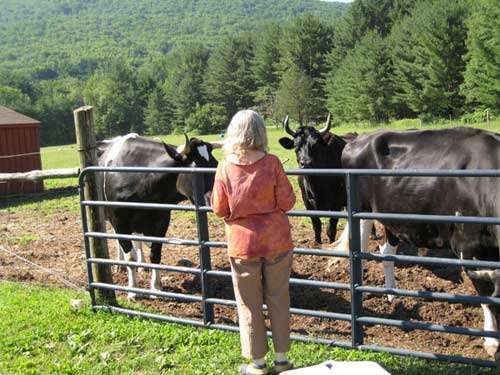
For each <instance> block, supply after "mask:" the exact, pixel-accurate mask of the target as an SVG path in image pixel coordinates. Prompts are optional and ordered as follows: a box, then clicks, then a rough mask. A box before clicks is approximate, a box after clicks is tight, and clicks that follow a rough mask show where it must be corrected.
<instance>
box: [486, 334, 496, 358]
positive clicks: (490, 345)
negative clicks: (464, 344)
mask: <svg viewBox="0 0 500 375" xmlns="http://www.w3.org/2000/svg"><path fill="white" fill-rule="evenodd" d="M498 344H499V341H498V340H496V339H494V338H490V337H487V338H486V339H485V340H484V349H485V350H486V353H488V354H489V355H490V356H492V357H493V358H495V361H500V352H499V351H498Z"/></svg>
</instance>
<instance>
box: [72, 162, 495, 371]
mask: <svg viewBox="0 0 500 375" xmlns="http://www.w3.org/2000/svg"><path fill="white" fill-rule="evenodd" d="M97 172H121V173H141V172H142V173H166V172H170V173H172V172H175V173H189V174H195V179H194V180H195V183H194V191H195V195H196V197H197V199H196V202H197V203H196V204H194V205H174V204H156V203H132V202H128V203H125V202H111V201H86V200H85V199H84V196H83V183H84V178H85V176H86V175H87V174H89V173H97ZM205 173H211V174H213V173H215V169H214V168H144V167H113V168H110V167H89V168H86V169H84V170H83V171H82V172H81V174H80V178H79V187H80V206H81V207H80V208H81V215H82V223H83V232H84V240H85V253H86V257H87V260H86V261H87V271H88V281H89V291H90V296H91V300H92V308H93V309H94V310H106V311H111V312H118V313H124V314H128V315H131V316H140V317H145V318H151V319H156V320H161V321H166V322H174V323H181V324H189V325H193V326H199V327H206V328H214V329H222V330H228V331H239V328H238V327H236V326H233V325H226V324H218V323H215V322H214V309H213V307H214V305H230V306H236V302H235V301H234V300H227V299H221V298H217V297H216V296H215V295H214V294H213V293H212V291H211V280H213V278H218V277H222V278H230V277H231V274H230V272H228V271H220V270H212V268H211V259H210V248H212V247H214V248H221V247H226V243H225V242H220V241H211V240H210V238H209V231H208V222H207V213H208V212H211V211H212V210H211V208H210V207H208V206H204V205H203V203H201V202H203V199H202V195H203V194H202V192H203V191H204V189H203V174H205ZM287 174H288V175H295V176H297V175H308V176H309V175H316V176H317V175H321V176H345V178H346V186H347V197H348V201H347V202H348V203H347V212H337V211H311V210H308V211H304V210H294V211H290V212H289V213H288V215H289V216H315V217H337V218H343V219H347V220H348V223H349V237H350V249H349V254H346V253H344V252H341V251H334V250H321V249H310V248H295V249H294V253H295V254H304V255H317V256H328V257H332V256H333V257H346V258H349V261H350V275H351V277H350V283H348V284H347V283H335V282H326V281H315V280H303V279H297V278H291V279H290V284H291V285H302V286H308V287H315V288H332V289H341V290H349V291H350V296H351V313H350V314H345V313H336V312H329V311H328V312H326V311H316V310H308V309H299V308H293V307H292V308H291V309H290V312H291V314H296V315H303V316H309V317H316V318H327V319H334V320H343V321H348V322H350V323H351V341H350V342H347V341H337V340H332V339H325V338H318V337H311V336H301V335H292V336H291V338H292V339H294V340H299V341H308V342H316V343H322V344H327V345H332V346H339V347H342V348H350V349H360V350H370V351H376V352H388V353H392V354H396V355H403V356H413V357H418V358H424V359H434V360H443V361H450V362H457V363H464V364H474V365H479V366H486V367H497V366H498V364H497V363H496V362H493V361H487V360H482V359H478V358H470V357H463V356H451V355H444V354H438V353H430V352H422V351H413V350H406V349H401V348H393V347H384V346H379V345H367V344H364V341H363V336H364V327H363V326H364V325H367V324H369V325H374V324H377V325H386V326H393V327H399V328H404V329H411V330H415V329H418V330H426V331H434V332H443V333H452V334H459V335H469V336H481V337H493V338H497V339H500V331H496V332H495V331H484V330H482V329H475V328H463V327H456V326H448V325H440V324H432V323H423V322H412V321H408V320H396V319H385V318H378V317H372V316H364V315H363V294H364V293H373V294H391V295H394V296H402V297H412V298H422V299H432V300H435V301H448V302H453V303H470V304H475V305H478V304H490V305H496V306H500V298H499V297H487V296H469V295H455V294H449V293H439V292H430V291H416V290H407V289H397V288H394V289H388V288H384V287H375V286H368V285H366V286H365V285H363V283H362V261H363V260H374V261H379V262H381V261H394V262H395V263H401V264H413V265H424V266H425V265H426V266H443V265H446V266H452V267H457V268H459V267H463V268H488V269H500V262H489V261H473V260H459V259H449V258H427V257H419V256H407V255H379V254H372V253H368V252H363V251H360V242H361V241H360V226H359V224H360V220H361V219H382V220H400V221H416V222H429V223H445V222H447V223H466V224H471V223H477V224H489V225H500V218H499V217H473V216H472V217H471V216H445V215H421V214H398V213H372V212H362V211H360V202H359V193H358V183H359V178H360V177H361V176H415V177H439V178H443V177H452V178H460V177H476V178H484V177H496V178H498V177H500V171H499V170H378V169H376V170H371V169H307V170H304V169H293V170H288V171H287ZM98 206H100V207H106V206H108V207H124V208H134V209H144V210H148V209H149V210H151V209H154V210H165V211H168V210H181V211H194V212H195V215H196V222H197V231H198V239H197V240H184V239H181V240H177V239H175V240H172V239H168V238H160V237H147V236H138V235H123V234H110V233H100V232H89V230H88V227H87V213H86V209H85V207H98ZM91 237H93V238H101V239H128V240H140V241H147V242H158V243H163V244H175V245H187V246H198V247H199V260H200V267H199V268H194V267H180V266H168V265H159V264H158V265H157V264H151V263H137V262H126V261H117V260H110V259H102V258H92V256H91V254H90V248H89V239H90V238H91ZM93 264H105V265H109V266H111V265H122V266H133V267H138V266H140V267H143V268H147V269H158V270H162V271H170V272H181V273H190V274H195V275H198V276H199V277H200V281H201V296H198V295H189V294H181V293H171V292H164V291H161V292H160V291H154V292H153V291H151V290H149V289H141V288H129V287H124V286H119V285H113V284H106V283H101V282H95V281H94V277H93V274H92V265H93ZM96 289H109V290H116V291H123V292H134V293H138V294H143V295H155V296H158V297H167V298H173V299H177V300H181V301H188V302H198V303H200V304H201V306H202V311H203V320H196V319H186V318H180V317H175V316H167V315H161V314H155V313H148V312H142V311H136V310H132V309H128V308H122V307H116V306H105V305H99V304H97V303H96V299H95V290H96ZM270 334H271V333H270V332H268V335H270Z"/></svg>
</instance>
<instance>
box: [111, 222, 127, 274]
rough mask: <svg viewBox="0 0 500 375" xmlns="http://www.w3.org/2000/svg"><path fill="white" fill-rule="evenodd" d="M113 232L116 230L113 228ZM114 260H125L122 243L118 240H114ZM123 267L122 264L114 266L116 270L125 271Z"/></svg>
mask: <svg viewBox="0 0 500 375" xmlns="http://www.w3.org/2000/svg"><path fill="white" fill-rule="evenodd" d="M112 231H113V233H115V234H116V230H115V229H114V228H113V229H112ZM116 260H117V261H119V262H120V261H123V260H125V253H124V252H123V249H122V245H121V244H120V241H119V240H116ZM125 269H126V268H125V267H123V266H116V271H117V272H118V271H122V272H125Z"/></svg>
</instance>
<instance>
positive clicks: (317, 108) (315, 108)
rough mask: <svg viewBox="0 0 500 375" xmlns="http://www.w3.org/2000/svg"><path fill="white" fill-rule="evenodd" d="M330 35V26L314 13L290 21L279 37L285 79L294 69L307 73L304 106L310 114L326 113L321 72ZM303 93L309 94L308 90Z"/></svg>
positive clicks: (323, 69) (295, 74)
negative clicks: (307, 83) (307, 100)
mask: <svg viewBox="0 0 500 375" xmlns="http://www.w3.org/2000/svg"><path fill="white" fill-rule="evenodd" d="M331 38H332V28H331V27H329V26H327V25H325V24H324V23H322V22H321V21H320V20H319V19H318V18H317V17H315V16H312V15H310V14H306V15H305V16H303V17H299V18H296V19H295V20H294V21H292V23H291V24H290V25H289V26H288V27H287V28H286V29H285V30H284V33H283V37H282V39H281V43H280V54H281V56H282V58H281V60H280V63H279V66H280V69H281V72H282V74H283V79H284V75H285V74H287V73H288V79H291V78H292V77H294V78H297V77H298V73H297V72H300V73H302V74H304V75H305V76H307V77H308V78H309V80H310V82H311V84H312V98H311V100H310V104H309V105H310V108H308V109H307V110H305V111H306V112H307V113H309V115H308V116H310V117H315V118H323V117H324V116H325V111H326V109H325V99H326V94H325V90H324V75H325V73H326V72H327V70H328V65H327V62H326V56H327V54H328V53H329V52H330V50H331V40H332V39H331ZM299 81H304V80H303V79H297V82H299ZM297 95H302V93H300V94H299V93H297ZM304 95H306V96H308V95H309V93H305V94H304ZM278 101H279V100H278Z"/></svg>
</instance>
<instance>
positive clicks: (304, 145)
mask: <svg viewBox="0 0 500 375" xmlns="http://www.w3.org/2000/svg"><path fill="white" fill-rule="evenodd" d="M330 124H331V123H330V116H328V119H327V121H326V126H325V127H324V128H323V129H321V130H319V131H318V130H316V129H315V128H313V127H310V126H301V127H300V128H298V129H297V130H296V131H293V130H291V129H290V126H289V124H288V117H286V118H285V121H284V128H285V131H286V132H287V133H288V134H289V135H290V136H291V137H292V138H288V137H283V138H280V140H279V143H280V144H281V146H283V147H284V148H286V149H287V150H295V155H296V157H297V163H298V165H299V167H300V168H341V163H340V156H341V154H342V150H343V149H344V147H345V145H346V143H347V142H348V141H350V140H352V139H354V138H355V137H356V135H357V134H355V133H348V134H345V135H343V136H337V135H335V134H332V133H330V132H329V131H328V130H329V129H330ZM344 181H345V179H344V177H343V176H299V177H298V183H299V187H300V191H301V193H302V200H303V201H304V205H305V207H306V209H308V210H325V211H328V210H331V211H340V210H342V209H343V208H344V207H345V205H346V194H345V182H344ZM311 222H312V226H313V229H314V239H315V241H316V243H321V220H320V218H318V217H311ZM337 223H338V219H337V218H330V220H329V224H328V229H327V232H326V233H327V236H328V239H329V241H330V242H333V241H335V236H336V234H337Z"/></svg>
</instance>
